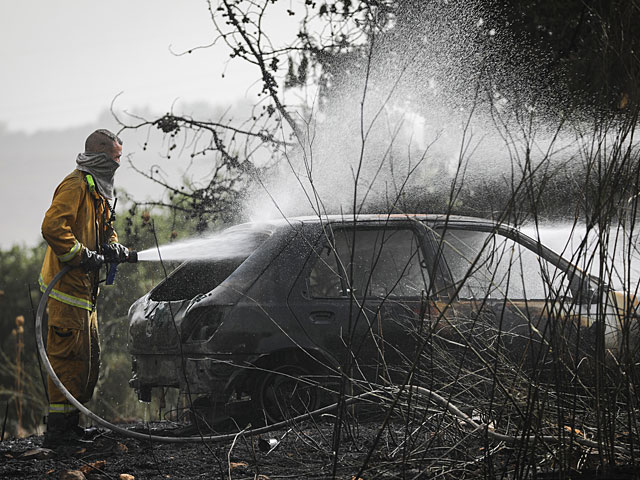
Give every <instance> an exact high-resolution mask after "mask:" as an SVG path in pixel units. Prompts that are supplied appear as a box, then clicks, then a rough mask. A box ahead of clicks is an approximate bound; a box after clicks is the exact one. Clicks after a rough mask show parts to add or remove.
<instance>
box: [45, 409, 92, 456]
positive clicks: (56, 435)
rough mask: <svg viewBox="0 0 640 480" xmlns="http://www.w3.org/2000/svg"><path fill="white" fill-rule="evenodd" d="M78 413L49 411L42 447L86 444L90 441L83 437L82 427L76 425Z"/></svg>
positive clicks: (53, 447) (52, 447)
mask: <svg viewBox="0 0 640 480" xmlns="http://www.w3.org/2000/svg"><path fill="white" fill-rule="evenodd" d="M78 420H79V413H78V412H73V413H50V414H49V417H48V418H47V431H46V433H45V434H44V442H43V443H42V446H43V447H44V448H51V449H56V448H59V447H77V446H87V445H90V444H91V442H90V441H87V440H85V439H84V438H83V436H84V429H83V428H81V427H79V426H78Z"/></svg>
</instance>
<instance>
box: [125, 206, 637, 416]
mask: <svg viewBox="0 0 640 480" xmlns="http://www.w3.org/2000/svg"><path fill="white" fill-rule="evenodd" d="M225 234H227V235H229V236H230V237H229V238H230V239H232V240H230V241H233V242H241V241H242V240H241V239H242V238H244V239H246V241H247V242H248V243H249V244H250V245H251V248H250V249H248V250H247V251H243V252H240V253H239V252H238V251H236V252H235V253H234V252H231V253H230V254H229V255H227V256H217V257H216V258H215V259H209V260H197V259H196V260H191V261H187V262H184V263H183V264H182V265H180V266H179V267H178V268H177V269H176V270H175V271H174V272H173V273H171V274H170V275H169V276H168V277H167V278H166V279H165V280H164V281H163V282H162V283H160V284H159V285H157V286H156V287H155V288H154V289H153V290H151V291H150V292H149V293H148V294H147V295H145V296H144V297H142V298H140V299H139V300H138V301H137V302H136V303H134V304H133V305H132V307H131V309H130V311H129V321H130V343H129V346H130V352H131V354H132V357H133V372H134V374H133V378H132V380H131V382H130V384H131V385H132V386H133V387H134V388H135V389H136V391H137V392H138V395H139V398H140V399H142V400H145V401H148V400H149V399H150V397H151V391H152V389H153V388H155V387H174V388H177V389H179V390H180V391H181V392H183V393H185V394H188V396H189V398H190V399H194V400H193V405H195V406H196V407H198V408H201V409H202V410H203V411H204V410H206V411H209V412H210V413H211V412H213V413H212V415H210V416H209V417H208V418H210V419H211V418H213V420H215V417H220V416H223V414H224V409H225V408H227V409H229V408H230V405H232V404H233V403H234V402H236V401H237V402H240V403H242V404H243V405H246V403H247V402H248V403H249V404H250V408H249V409H247V410H248V411H252V412H256V413H257V414H258V415H259V416H260V417H262V419H263V420H266V421H267V422H276V421H279V420H282V419H284V418H286V417H287V416H290V415H295V414H299V413H303V412H305V411H308V410H313V409H315V408H317V407H318V406H320V405H322V404H323V402H324V403H326V402H328V401H330V399H331V396H332V392H345V391H346V390H348V391H350V392H355V391H363V390H366V388H368V387H370V386H375V385H393V384H405V383H406V382H408V381H413V378H414V377H417V375H418V372H419V371H420V370H421V369H424V368H426V367H425V365H426V364H428V363H429V361H430V360H429V356H430V355H433V351H434V349H435V348H436V346H437V347H438V348H440V350H442V351H446V352H450V353H451V355H452V356H451V358H452V359H455V358H459V356H460V355H462V356H465V355H467V357H473V356H476V357H478V358H480V359H481V360H482V362H484V363H485V364H489V363H495V364H496V365H506V364H508V365H509V367H508V368H509V369H511V370H514V371H515V370H518V371H520V370H522V371H527V370H529V371H539V372H542V371H544V370H545V368H546V367H548V366H552V365H558V364H561V365H562V366H564V367H566V368H570V369H573V370H575V371H578V370H579V369H580V368H583V369H584V368H588V367H589V359H590V358H592V357H593V356H594V355H595V352H596V350H597V348H598V345H599V343H598V342H599V341H600V342H601V343H602V344H603V345H604V348H607V349H610V350H611V351H614V352H615V351H619V350H620V349H621V348H622V346H621V343H622V342H621V340H620V332H621V331H622V330H623V325H622V324H621V322H623V321H624V318H628V317H629V315H626V314H622V313H621V312H622V311H623V310H625V309H627V310H628V306H627V305H626V304H625V302H624V301H623V300H621V297H619V296H616V294H613V293H612V292H610V290H609V289H608V288H607V286H606V285H604V284H603V283H602V282H601V281H599V280H598V279H596V278H594V277H591V276H589V275H587V274H586V273H583V272H582V271H581V270H580V269H578V268H577V267H576V266H574V265H573V264H572V263H570V262H568V261H566V260H564V259H563V258H562V257H560V256H559V255H557V254H555V253H554V252H552V251H551V250H550V249H548V248H546V247H545V246H543V245H542V244H541V243H540V242H539V241H536V240H534V239H532V238H530V237H528V236H526V235H524V234H522V233H521V232H520V231H519V230H517V229H515V228H512V227H510V226H507V225H501V224H497V223H494V222H491V221H487V220H481V219H476V218H466V217H451V216H439V215H359V216H355V217H354V216H327V217H317V218H311V217H309V218H289V219H286V220H281V221H274V222H266V223H261V224H244V225H239V226H236V227H232V228H231V229H229V230H227V231H226V232H224V233H223V236H224V235H225ZM604 297H607V298H609V297H610V298H611V300H603V298H604ZM616 302H617V303H616ZM602 305H609V306H608V307H606V308H604V307H602ZM597 319H603V321H602V322H600V321H598V320H597ZM601 327H603V328H601ZM465 352H466V353H465ZM445 363H446V362H445ZM564 367H563V368H564ZM433 376H434V375H433V374H432V377H433ZM225 406H226V407H225Z"/></svg>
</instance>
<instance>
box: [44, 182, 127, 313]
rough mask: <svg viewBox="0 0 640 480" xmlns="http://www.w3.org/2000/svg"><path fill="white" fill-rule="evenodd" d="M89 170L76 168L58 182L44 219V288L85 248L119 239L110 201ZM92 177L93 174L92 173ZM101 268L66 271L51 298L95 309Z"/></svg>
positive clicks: (78, 259) (96, 247)
mask: <svg viewBox="0 0 640 480" xmlns="http://www.w3.org/2000/svg"><path fill="white" fill-rule="evenodd" d="M86 177H87V173H86V172H81V171H79V170H74V171H73V172H72V173H70V174H69V175H67V177H66V178H65V179H64V180H63V181H62V183H60V185H58V188H57V189H56V191H55V193H54V194H53V200H52V202H51V207H49V210H47V213H46V214H45V217H44V220H43V222H42V236H43V237H44V239H45V240H46V241H47V243H48V244H49V247H48V248H47V253H46V255H45V258H44V262H43V264H42V270H41V271H40V278H39V283H40V289H41V290H42V291H43V292H44V290H45V289H46V288H47V285H49V282H50V281H51V280H52V279H53V277H54V276H55V275H56V274H57V273H58V272H59V271H60V270H61V269H62V268H63V266H64V265H73V266H77V265H79V264H80V262H81V260H82V258H83V255H84V249H89V250H95V251H100V250H101V247H102V245H103V244H105V243H112V242H117V241H118V237H117V235H116V232H115V231H114V230H113V228H112V226H111V223H112V215H111V210H110V206H109V205H108V203H107V201H106V200H105V199H104V197H102V196H101V195H100V194H99V193H98V192H97V190H96V188H95V185H94V182H93V179H92V178H89V179H87V178H86ZM89 177H90V176H89ZM98 281H99V272H89V273H87V272H85V271H84V270H83V269H82V268H74V269H72V270H70V271H69V272H67V274H66V275H64V276H63V277H62V278H61V279H60V281H59V282H58V284H57V285H56V287H55V288H54V289H53V290H52V291H51V294H50V297H49V298H54V299H56V300H58V301H60V302H62V303H65V304H67V305H71V306H74V307H79V308H82V309H85V310H88V311H93V310H94V309H95V300H96V298H95V297H96V296H97V294H98Z"/></svg>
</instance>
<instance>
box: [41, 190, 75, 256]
mask: <svg viewBox="0 0 640 480" xmlns="http://www.w3.org/2000/svg"><path fill="white" fill-rule="evenodd" d="M83 195H84V192H83V189H82V185H81V184H80V183H79V181H78V179H73V178H72V179H65V180H64V181H63V182H62V183H61V184H60V185H59V186H58V188H57V189H56V191H55V193H54V194H53V200H52V201H51V206H50V207H49V210H47V213H46V214H45V216H44V220H43V221H42V236H43V237H44V239H45V240H46V241H47V243H48V244H49V246H50V247H51V249H52V250H53V253H55V255H56V256H57V257H58V260H60V261H61V262H62V263H67V262H70V263H71V264H72V265H76V264H77V263H79V262H80V260H81V259H82V255H81V252H82V249H83V245H82V244H81V243H80V242H79V241H78V240H77V239H76V237H75V235H74V234H73V231H72V230H71V227H72V225H75V223H76V217H77V215H78V209H79V206H80V202H81V200H82V196H83ZM79 254H80V255H79Z"/></svg>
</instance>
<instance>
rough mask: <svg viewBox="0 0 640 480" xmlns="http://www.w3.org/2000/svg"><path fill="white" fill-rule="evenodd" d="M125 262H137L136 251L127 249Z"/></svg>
mask: <svg viewBox="0 0 640 480" xmlns="http://www.w3.org/2000/svg"><path fill="white" fill-rule="evenodd" d="M127 263H138V252H136V251H135V250H129V255H128V256H127Z"/></svg>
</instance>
